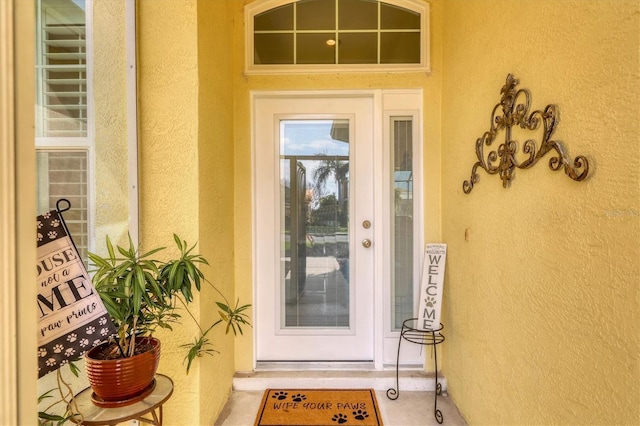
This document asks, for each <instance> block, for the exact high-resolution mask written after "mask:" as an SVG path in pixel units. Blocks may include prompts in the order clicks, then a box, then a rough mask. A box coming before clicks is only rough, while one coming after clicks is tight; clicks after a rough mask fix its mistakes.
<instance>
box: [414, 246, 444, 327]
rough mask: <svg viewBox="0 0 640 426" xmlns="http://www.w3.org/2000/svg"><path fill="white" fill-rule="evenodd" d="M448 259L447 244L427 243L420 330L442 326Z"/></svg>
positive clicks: (419, 321)
mask: <svg viewBox="0 0 640 426" xmlns="http://www.w3.org/2000/svg"><path fill="white" fill-rule="evenodd" d="M446 259H447V245H446V244H427V248H426V249H425V251H424V263H423V270H422V285H421V286H420V305H419V307H418V329H419V330H437V329H438V328H440V314H441V313H442V290H443V282H444V267H445V261H446Z"/></svg>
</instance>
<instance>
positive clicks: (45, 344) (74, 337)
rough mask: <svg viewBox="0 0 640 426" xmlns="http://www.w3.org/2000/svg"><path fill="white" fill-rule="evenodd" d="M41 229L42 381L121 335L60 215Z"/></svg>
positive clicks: (41, 222) (42, 221)
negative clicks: (91, 350) (106, 341)
mask: <svg viewBox="0 0 640 426" xmlns="http://www.w3.org/2000/svg"><path fill="white" fill-rule="evenodd" d="M36 226H37V231H36V232H37V245H38V263H37V268H36V269H37V273H38V275H37V281H36V284H37V286H38V299H37V308H38V318H39V319H38V377H42V376H44V375H45V374H47V373H49V372H51V371H55V370H56V369H58V368H60V367H61V366H63V365H65V364H66V363H68V362H69V361H73V360H75V359H77V358H79V357H81V356H82V355H83V354H84V353H85V352H86V351H88V350H89V349H91V348H92V347H93V346H96V345H98V344H99V343H101V342H103V341H104V340H106V339H107V338H108V337H109V336H110V335H112V334H114V333H115V326H114V325H113V323H112V322H111V319H110V318H109V315H108V314H107V310H106V309H105V307H104V305H103V303H102V300H100V296H99V295H98V293H97V292H96V290H95V288H94V287H93V284H92V283H91V279H90V278H89V274H87V270H86V269H85V267H84V264H83V263H82V259H81V258H80V255H79V254H78V251H77V250H76V247H75V245H74V244H73V241H72V240H71V236H70V235H68V231H67V228H66V226H65V224H64V221H63V218H62V216H61V215H60V213H59V212H58V211H57V210H53V211H50V212H47V213H45V214H43V215H40V216H38V217H37V219H36Z"/></svg>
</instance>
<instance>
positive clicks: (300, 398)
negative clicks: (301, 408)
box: [291, 393, 307, 402]
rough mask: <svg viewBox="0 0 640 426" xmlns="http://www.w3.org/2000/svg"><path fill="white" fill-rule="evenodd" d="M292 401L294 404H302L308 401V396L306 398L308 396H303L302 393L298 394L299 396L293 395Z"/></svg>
mask: <svg viewBox="0 0 640 426" xmlns="http://www.w3.org/2000/svg"><path fill="white" fill-rule="evenodd" d="M291 399H292V400H293V401H294V402H302V401H304V400H305V399H307V396H306V395H303V394H301V393H297V394H295V395H291Z"/></svg>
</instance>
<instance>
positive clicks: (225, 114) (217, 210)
mask: <svg viewBox="0 0 640 426" xmlns="http://www.w3.org/2000/svg"><path fill="white" fill-rule="evenodd" d="M231 1H233V0H231ZM229 4H230V2H229V1H216V2H212V1H201V2H199V3H198V74H199V93H198V106H199V111H198V114H199V122H200V126H199V129H198V163H199V180H200V191H199V199H200V201H199V202H200V206H199V213H200V220H199V227H200V229H199V240H200V249H201V253H202V254H203V255H204V256H205V257H206V258H207V259H208V260H209V262H210V264H211V267H210V268H208V271H209V273H208V278H209V280H211V282H212V283H213V284H215V286H216V287H217V288H218V289H219V290H220V291H221V292H222V293H223V294H224V295H225V297H226V298H227V299H228V301H229V302H230V303H235V300H236V299H235V282H234V261H233V259H234V249H233V246H234V242H233V239H234V175H233V167H234V161H233V152H234V140H233V85H232V81H233V72H232V64H233V61H232V55H233V53H232V47H233V43H232V38H233V25H234V23H233V21H232V20H231V19H229V16H231V15H230V11H229ZM200 300H201V318H202V322H203V323H205V324H211V323H212V322H213V321H215V319H217V318H218V310H219V308H218V306H217V305H216V304H215V301H217V300H221V297H220V295H218V294H216V293H215V291H213V290H212V289H211V288H210V287H209V286H204V288H203V291H202V293H201V299H200ZM241 303H243V304H245V303H251V299H250V298H249V299H247V298H243V299H242V300H241ZM246 331H249V332H250V329H246ZM211 337H212V341H213V343H214V348H215V349H216V350H218V351H220V354H215V355H214V356H213V357H210V356H207V357H203V358H200V359H199V360H198V363H199V364H200V368H201V374H200V398H201V399H200V424H209V425H210V424H213V422H214V421H215V419H216V417H217V415H218V413H219V412H220V410H221V409H222V407H223V406H224V403H225V402H226V399H227V397H228V396H229V394H230V393H231V380H232V377H233V373H234V372H235V366H234V340H233V334H229V335H225V334H224V328H223V326H222V325H221V326H220V327H218V328H217V329H215V331H214V333H213V335H212V336H211Z"/></svg>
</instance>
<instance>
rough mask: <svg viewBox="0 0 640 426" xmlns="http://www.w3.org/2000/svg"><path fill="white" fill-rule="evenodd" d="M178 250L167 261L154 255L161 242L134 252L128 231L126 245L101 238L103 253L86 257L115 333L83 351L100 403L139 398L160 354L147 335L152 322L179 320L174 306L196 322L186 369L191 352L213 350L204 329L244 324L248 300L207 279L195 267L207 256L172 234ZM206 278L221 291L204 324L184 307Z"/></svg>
mask: <svg viewBox="0 0 640 426" xmlns="http://www.w3.org/2000/svg"><path fill="white" fill-rule="evenodd" d="M174 240H175V243H176V245H177V248H178V250H179V256H178V257H176V258H174V259H170V260H167V261H163V260H158V259H155V258H154V255H156V254H157V253H158V252H160V251H162V250H164V247H160V248H155V249H152V250H150V251H148V252H146V253H144V254H140V253H139V252H138V249H137V248H136V247H134V244H133V242H132V240H131V237H129V247H128V248H123V247H120V246H117V247H116V248H115V249H114V246H113V244H112V243H111V240H110V239H109V237H107V239H106V245H107V252H108V255H107V256H106V257H103V256H99V255H97V254H95V253H90V254H89V259H90V260H91V262H92V263H93V265H94V266H95V267H96V269H95V271H94V272H95V274H94V276H93V279H92V281H93V284H94V286H95V288H96V291H97V292H98V294H99V295H100V298H101V299H102V301H103V303H104V305H105V307H106V309H107V311H108V313H109V315H110V317H111V318H112V320H113V322H114V323H115V325H116V328H117V335H116V336H115V338H112V339H110V340H109V341H107V342H104V343H102V344H100V345H98V346H96V347H94V348H92V349H91V350H90V351H88V352H87V353H86V354H85V360H86V368H87V374H88V377H89V383H90V385H91V387H92V389H93V392H94V394H95V399H94V402H96V403H98V404H102V405H103V406H107V407H108V406H115V405H123V404H127V403H129V402H135V401H137V400H139V399H141V398H143V397H144V396H145V395H146V393H148V392H149V391H150V390H152V388H153V379H154V375H155V372H156V369H157V366H158V362H159V356H160V348H161V345H160V341H159V340H158V339H156V338H154V337H153V332H154V331H155V330H156V329H158V328H164V329H171V324H172V323H174V322H176V321H179V320H180V318H181V317H180V314H179V312H178V310H177V308H183V309H185V310H186V312H187V313H189V316H190V317H191V318H192V319H193V320H194V321H195V322H196V324H197V325H198V328H199V330H200V335H199V336H198V337H196V338H195V340H194V341H193V342H192V343H191V344H188V345H184V346H187V347H188V348H189V350H188V353H187V355H186V356H185V360H186V361H187V373H188V372H189V368H190V367H191V363H192V362H193V360H194V359H195V358H196V357H197V356H202V355H203V354H206V353H208V354H212V353H214V352H216V351H215V350H213V349H212V348H211V344H210V342H209V339H208V337H207V335H208V333H209V332H210V331H211V330H212V329H213V328H214V327H215V326H216V325H218V324H220V323H226V330H225V332H226V333H228V332H229V331H233V333H234V335H237V333H238V332H239V333H240V334H242V328H241V326H242V325H249V322H248V316H247V315H246V313H245V311H246V310H247V309H248V308H249V306H250V305H242V306H240V305H239V303H238V302H236V304H235V306H233V307H232V306H231V304H230V303H229V302H228V301H227V299H226V298H225V297H224V295H223V294H222V293H221V292H220V291H219V290H218V289H217V288H216V287H215V286H213V284H211V282H210V281H208V280H207V279H206V278H205V276H204V273H203V272H202V270H201V266H202V265H208V262H207V260H206V259H205V258H204V257H202V256H201V255H199V254H195V253H193V251H194V249H195V245H194V246H192V247H189V246H188V245H187V243H186V241H183V240H181V239H180V238H179V237H178V236H177V235H175V234H174ZM203 282H207V283H208V284H209V285H211V286H212V287H213V288H214V289H215V290H216V291H217V292H218V294H219V295H220V296H221V297H222V301H220V302H216V303H217V305H218V307H219V308H220V309H219V315H220V318H219V319H217V320H216V321H215V322H214V323H213V324H212V325H211V326H210V327H208V328H206V329H204V328H203V327H201V326H200V324H199V323H198V321H196V319H195V317H194V316H193V315H191V313H190V312H189V310H188V305H189V303H190V302H192V301H193V294H194V292H195V291H200V289H201V286H202V283H203Z"/></svg>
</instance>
